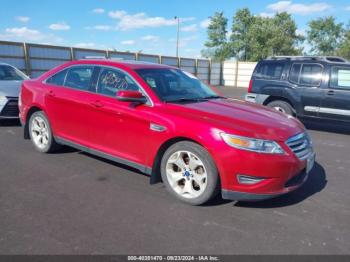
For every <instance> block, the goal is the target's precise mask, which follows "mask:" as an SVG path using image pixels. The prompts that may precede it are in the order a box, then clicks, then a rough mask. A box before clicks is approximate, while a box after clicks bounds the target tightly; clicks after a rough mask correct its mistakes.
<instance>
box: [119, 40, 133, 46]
mask: <svg viewBox="0 0 350 262" xmlns="http://www.w3.org/2000/svg"><path fill="white" fill-rule="evenodd" d="M120 43H121V44H122V45H133V44H135V41H134V40H125V41H121V42H120Z"/></svg>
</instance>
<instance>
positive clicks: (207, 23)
mask: <svg viewBox="0 0 350 262" xmlns="http://www.w3.org/2000/svg"><path fill="white" fill-rule="evenodd" d="M209 24H210V19H209V18H207V19H204V20H203V21H201V22H200V27H202V28H208V26H209Z"/></svg>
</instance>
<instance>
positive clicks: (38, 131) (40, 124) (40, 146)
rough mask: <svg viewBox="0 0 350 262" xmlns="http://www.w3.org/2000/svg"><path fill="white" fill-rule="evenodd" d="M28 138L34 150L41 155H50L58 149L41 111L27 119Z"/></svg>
mask: <svg viewBox="0 0 350 262" xmlns="http://www.w3.org/2000/svg"><path fill="white" fill-rule="evenodd" d="M28 128H29V136H30V140H31V141H32V143H33V145H34V147H35V149H36V150H38V151H39V152H41V153H52V152H54V151H56V150H58V149H59V147H60V146H59V145H58V144H57V143H56V141H55V139H54V137H53V134H52V130H51V126H50V123H49V120H48V118H47V116H46V114H45V113H44V112H42V111H37V112H35V113H33V114H32V115H31V117H30V119H29V127H28Z"/></svg>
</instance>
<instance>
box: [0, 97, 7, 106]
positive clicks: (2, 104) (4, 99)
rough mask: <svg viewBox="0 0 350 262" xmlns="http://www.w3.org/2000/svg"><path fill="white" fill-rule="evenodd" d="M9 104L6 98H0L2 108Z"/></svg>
mask: <svg viewBox="0 0 350 262" xmlns="http://www.w3.org/2000/svg"><path fill="white" fill-rule="evenodd" d="M6 103H7V98H6V96H0V106H4V105H6Z"/></svg>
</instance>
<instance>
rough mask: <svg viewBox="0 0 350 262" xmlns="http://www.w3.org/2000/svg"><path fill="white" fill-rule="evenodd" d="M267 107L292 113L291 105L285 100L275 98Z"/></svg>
mask: <svg viewBox="0 0 350 262" xmlns="http://www.w3.org/2000/svg"><path fill="white" fill-rule="evenodd" d="M267 106H268V107H271V108H274V109H275V110H277V111H279V112H282V113H285V114H287V115H291V116H292V115H293V111H294V110H293V107H292V106H291V105H290V104H289V103H288V102H286V101H282V100H275V101H272V102H270V103H268V104H267Z"/></svg>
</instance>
